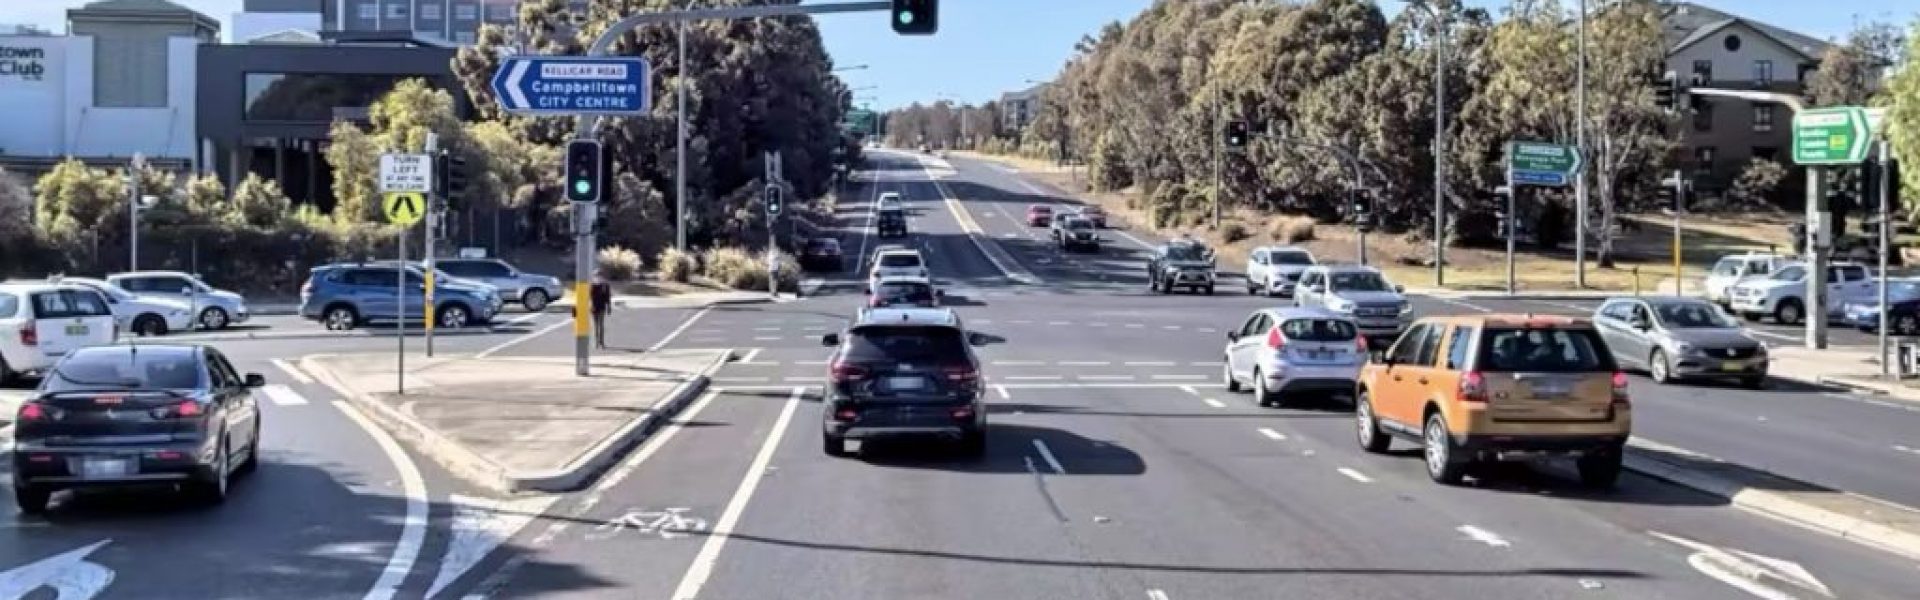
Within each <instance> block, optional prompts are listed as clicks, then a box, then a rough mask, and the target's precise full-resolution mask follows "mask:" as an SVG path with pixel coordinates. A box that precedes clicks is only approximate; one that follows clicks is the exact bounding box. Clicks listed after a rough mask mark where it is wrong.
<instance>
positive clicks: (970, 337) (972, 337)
mask: <svg viewBox="0 0 1920 600" xmlns="http://www.w3.org/2000/svg"><path fill="white" fill-rule="evenodd" d="M992 341H993V340H992V339H990V338H988V337H987V335H986V334H984V333H979V332H973V333H968V334H967V343H968V344H971V345H974V346H985V345H987V344H988V343H989V342H992Z"/></svg>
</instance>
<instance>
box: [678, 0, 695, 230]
mask: <svg viewBox="0 0 1920 600" xmlns="http://www.w3.org/2000/svg"><path fill="white" fill-rule="evenodd" d="M687 8H689V9H691V8H693V5H692V3H688V5H687ZM677 29H678V30H679V32H680V36H679V37H680V39H679V46H680V58H679V61H680V62H679V63H678V64H679V65H680V77H679V80H678V81H677V82H676V83H675V84H674V86H673V87H674V101H673V104H674V109H675V110H677V111H678V112H679V121H680V124H679V129H680V132H679V134H678V135H677V136H676V138H677V139H676V140H675V141H674V153H673V155H674V159H673V161H674V167H673V169H674V176H673V247H674V249H675V250H679V251H681V252H686V251H687V71H688V69H687V22H686V21H681V22H680V23H679V27H678V28H677Z"/></svg>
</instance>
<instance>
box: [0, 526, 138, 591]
mask: <svg viewBox="0 0 1920 600" xmlns="http://www.w3.org/2000/svg"><path fill="white" fill-rule="evenodd" d="M112 541H113V540H100V541H98V542H94V543H92V544H90V545H87V546H83V547H80V548H76V549H73V550H69V551H67V552H63V553H60V554H57V555H54V556H49V557H47V558H43V559H40V560H38V561H35V562H33V563H30V564H26V565H21V566H19V567H15V568H13V569H11V570H9V571H7V572H5V573H0V598H24V597H26V596H27V594H30V593H33V592H34V591H35V590H39V589H43V588H44V589H52V590H53V593H54V596H53V597H54V598H55V599H56V600H86V599H88V598H92V597H94V596H98V595H100V592H102V591H105V590H106V589H107V586H109V585H113V569H109V568H106V567H103V566H100V565H99V564H96V563H92V562H88V561H87V555H89V554H93V551H95V550H99V549H100V547H101V546H105V545H107V544H108V543H110V542H112Z"/></svg>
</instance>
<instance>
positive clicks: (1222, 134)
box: [1062, 96, 1227, 231]
mask: <svg viewBox="0 0 1920 600" xmlns="http://www.w3.org/2000/svg"><path fill="white" fill-rule="evenodd" d="M1224 110H1225V107H1224V106H1223V103H1222V102H1220V98H1219V97H1217V96H1216V97H1214V99H1213V127H1212V129H1213V229H1214V231H1219V230H1220V201H1221V196H1225V195H1226V193H1227V188H1226V186H1225V183H1223V182H1222V180H1221V178H1220V163H1221V161H1223V160H1225V158H1226V153H1227V147H1226V146H1227V129H1226V121H1224V120H1222V119H1221V115H1222V114H1223V113H1224ZM1064 153H1065V149H1064V148H1063V149H1062V154H1063V155H1064Z"/></svg>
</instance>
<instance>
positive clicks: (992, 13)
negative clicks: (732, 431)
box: [0, 0, 1920, 108]
mask: <svg viewBox="0 0 1920 600" xmlns="http://www.w3.org/2000/svg"><path fill="white" fill-rule="evenodd" d="M808 1H809V2H818V1H822V0H808ZM836 1H837V0H836ZM1574 1H1575V0H1563V2H1565V3H1566V4H1572V3H1573V2H1574ZM1698 1H1699V2H1700V3H1701V4H1705V5H1707V6H1711V7H1714V8H1716V9H1720V10H1724V11H1727V12H1731V13H1734V14H1738V15H1741V16H1744V17H1748V18H1751V19H1756V20H1759V21H1763V22H1767V23H1771V24H1773V25H1775V26H1779V27H1783V28H1786V29H1791V30H1794V31H1799V32H1802V33H1806V34H1808V35H1813V36H1815V37H1821V38H1837V37H1839V36H1842V35H1845V34H1846V32H1847V31H1849V30H1851V29H1852V28H1853V24H1854V21H1855V20H1856V19H1863V20H1873V19H1878V20H1885V21H1892V22H1895V23H1899V24H1902V25H1905V24H1908V23H1911V22H1912V21H1913V19H1914V18H1915V14H1916V13H1920V0H1698ZM174 2H175V3H176V4H180V5H183V6H187V7H190V8H193V9H195V10H199V11H200V12H203V13H206V14H207V16H210V17H213V18H215V19H218V20H220V21H221V23H222V26H223V27H224V26H225V24H226V22H227V21H228V20H230V19H231V18H232V16H233V13H234V12H236V11H238V10H240V0H174ZM1151 2H1152V0H947V1H946V2H943V3H941V6H940V33H939V34H937V35H934V36H931V37H908V36H900V35H895V34H894V33H893V30H892V29H890V28H888V26H887V20H886V17H885V15H882V14H852V15H829V16H824V17H821V18H820V23H821V29H822V30H823V31H824V32H825V35H826V42H827V49H828V50H829V51H830V52H832V53H833V56H834V60H835V61H836V62H837V63H839V64H840V65H841V66H853V65H862V64H864V65H867V66H868V68H867V69H865V70H858V71H849V72H845V73H842V74H841V76H842V77H845V78H846V79H847V80H848V81H849V82H850V83H851V84H852V85H853V86H855V87H860V86H868V85H871V86H875V89H873V90H869V91H862V92H860V93H859V95H863V96H866V95H871V96H875V97H877V98H878V100H876V101H874V102H873V104H874V106H875V107H878V108H888V107H893V106H898V105H902V104H906V103H908V102H912V101H915V100H921V101H931V100H934V99H936V98H938V97H941V96H943V95H945V96H948V97H953V98H957V99H959V100H961V101H965V102H971V103H978V102H983V101H986V100H991V99H994V98H997V97H999V95H1000V93H1001V92H1005V91H1010V90H1015V89H1020V88H1024V87H1027V86H1028V85H1029V84H1027V83H1026V80H1029V79H1039V80H1045V79H1049V78H1051V77H1052V76H1053V74H1054V73H1055V72H1056V71H1058V70H1059V68H1060V64H1061V63H1062V62H1063V61H1065V60H1066V58H1067V55H1068V54H1069V53H1070V52H1072V50H1073V43H1074V42H1075V41H1077V40H1079V39H1080V36H1082V35H1084V34H1087V33H1091V32H1094V31H1096V30H1098V29H1099V28H1100V26H1101V25H1103V24H1105V23H1106V22H1108V21H1114V20H1125V19H1128V18H1131V17H1132V16H1133V15H1135V14H1137V13H1139V12H1140V11H1141V10H1142V9H1144V8H1146V7H1147V6H1148V5H1149V4H1151ZM1468 3H1469V4H1472V5H1475V6H1483V7H1495V8H1497V7H1500V6H1504V5H1505V4H1506V2H1505V0H1468ZM82 4H86V0H0V23H28V24H34V25H39V26H42V27H45V28H48V29H50V30H53V31H55V32H60V31H64V29H65V27H66V25H65V23H66V9H68V8H72V7H76V6H80V5H82ZM1385 4H1388V5H1393V4H1397V2H1392V1H1388V2H1385ZM1496 14H1497V13H1496Z"/></svg>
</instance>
